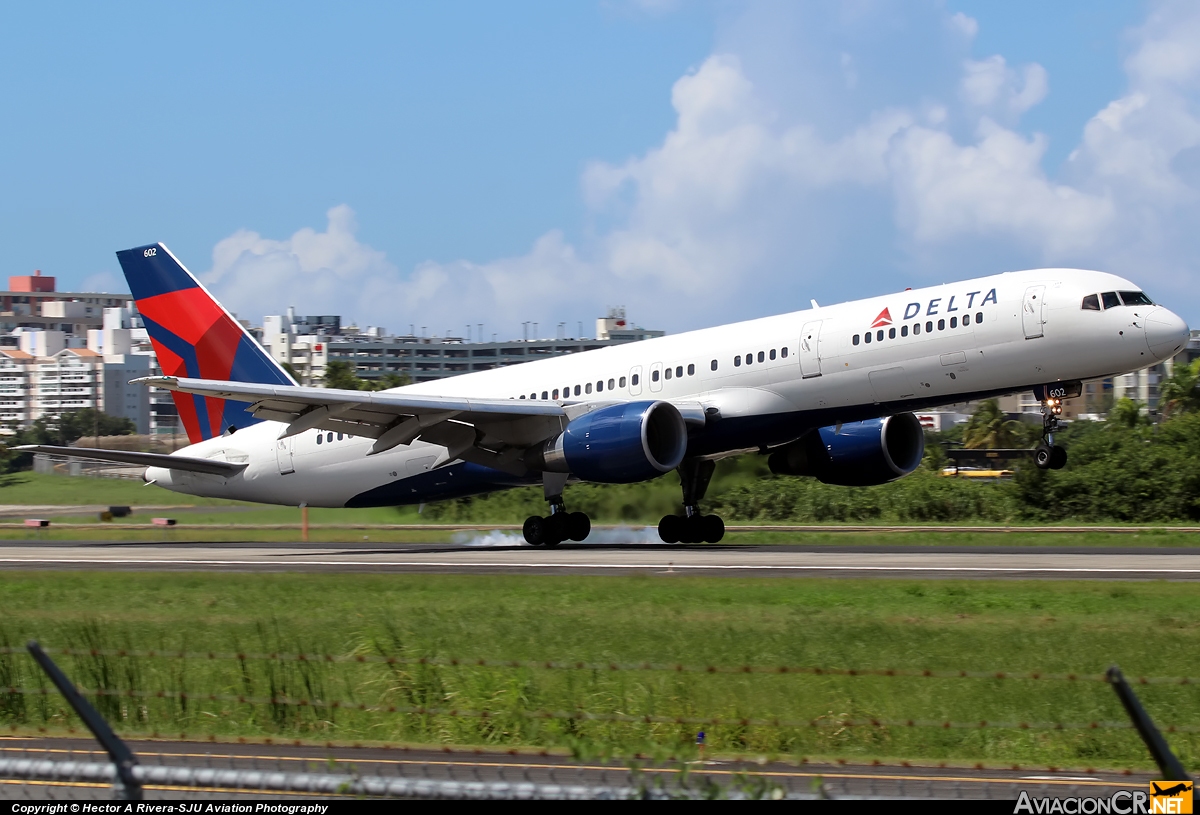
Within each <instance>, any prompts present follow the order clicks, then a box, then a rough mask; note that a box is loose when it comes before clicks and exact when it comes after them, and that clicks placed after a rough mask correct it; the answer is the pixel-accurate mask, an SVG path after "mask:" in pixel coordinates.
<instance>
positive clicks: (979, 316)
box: [975, 311, 983, 325]
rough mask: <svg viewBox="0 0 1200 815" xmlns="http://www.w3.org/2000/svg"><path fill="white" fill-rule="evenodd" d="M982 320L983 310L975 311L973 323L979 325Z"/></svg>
mask: <svg viewBox="0 0 1200 815" xmlns="http://www.w3.org/2000/svg"><path fill="white" fill-rule="evenodd" d="M982 322H983V312H982V311H977V312H975V325H979V324H980V323H982Z"/></svg>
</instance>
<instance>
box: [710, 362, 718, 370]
mask: <svg viewBox="0 0 1200 815" xmlns="http://www.w3.org/2000/svg"><path fill="white" fill-rule="evenodd" d="M709 367H710V368H712V369H713V370H714V371H715V370H717V361H716V360H715V359H714V360H713V361H712V362H711V363H710V364H709Z"/></svg>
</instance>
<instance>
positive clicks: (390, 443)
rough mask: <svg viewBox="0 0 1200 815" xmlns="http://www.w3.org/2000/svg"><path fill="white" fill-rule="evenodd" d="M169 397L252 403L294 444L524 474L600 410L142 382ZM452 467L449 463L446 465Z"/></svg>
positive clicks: (160, 379)
mask: <svg viewBox="0 0 1200 815" xmlns="http://www.w3.org/2000/svg"><path fill="white" fill-rule="evenodd" d="M134 381H135V382H138V383H141V384H143V385H149V386H152V387H156V388H165V389H167V390H173V391H181V392H183V393H193V394H197V395H200V396H212V397H216V398H219V399H233V400H236V401H240V402H249V403H250V407H249V408H248V410H249V412H251V413H253V414H254V416H255V417H256V418H260V419H267V420H270V421H276V422H284V423H286V424H287V428H286V429H284V431H283V432H282V433H281V434H280V436H279V437H280V438H287V437H288V436H294V435H296V434H298V433H303V432H305V431H306V430H312V429H314V428H317V429H320V430H334V431H338V432H342V433H349V434H351V435H354V436H365V437H367V438H372V439H375V444H373V445H372V446H371V450H370V453H368V455H374V454H376V453H382V452H384V451H385V450H390V449H391V448H393V447H395V446H397V445H400V444H408V443H410V442H412V441H415V440H416V439H418V438H420V439H422V440H424V441H428V442H431V443H433V444H437V445H441V446H443V447H446V448H447V452H448V458H446V462H449V461H453V460H454V459H459V458H461V459H463V460H464V461H471V462H474V463H476V464H483V465H485V466H488V467H494V468H496V469H499V470H503V471H505V472H510V473H514V474H517V475H524V474H525V473H526V471H527V468H526V467H525V464H524V463H523V462H522V461H521V456H522V454H523V453H524V451H525V448H527V447H529V446H531V445H533V444H536V443H538V442H540V441H544V440H546V439H547V438H550V437H551V436H553V435H555V434H556V433H559V432H561V431H562V429H563V428H564V427H566V424H567V422H568V421H569V420H570V419H571V418H572V417H573V416H575V415H579V414H580V413H586V412H588V411H589V410H591V409H593V408H594V407H596V406H597V405H596V404H588V405H563V404H560V403H558V402H550V401H543V400H539V399H528V400H526V399H521V400H518V399H464V398H458V397H443V396H426V395H421V394H406V393H404V392H403V391H351V390H339V389H335V388H307V387H301V386H296V385H263V384H255V383H248V382H224V381H220V380H210V379H188V378H184V377H173V376H150V377H143V378H141V379H136V380H134ZM443 463H444V462H443Z"/></svg>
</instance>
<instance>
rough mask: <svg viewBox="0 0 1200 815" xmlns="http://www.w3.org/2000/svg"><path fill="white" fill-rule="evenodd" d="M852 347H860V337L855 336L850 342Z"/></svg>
mask: <svg viewBox="0 0 1200 815" xmlns="http://www.w3.org/2000/svg"><path fill="white" fill-rule="evenodd" d="M850 344H851V345H858V335H857V334H855V335H854V339H852V340H850Z"/></svg>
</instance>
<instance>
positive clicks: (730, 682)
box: [0, 572, 1200, 767]
mask: <svg viewBox="0 0 1200 815" xmlns="http://www.w3.org/2000/svg"><path fill="white" fill-rule="evenodd" d="M0 594H2V596H3V598H4V611H5V613H4V616H3V619H2V622H0V639H2V640H3V644H4V645H6V646H8V647H10V648H13V647H18V646H19V645H20V644H22V643H23V642H24V641H25V640H26V639H27V638H29V637H37V638H38V639H40V640H41V641H42V642H43V643H44V644H45V645H47V646H52V647H53V646H56V647H85V648H89V649H90V648H95V649H101V650H103V649H127V650H136V649H157V650H178V649H185V650H188V651H192V652H201V653H204V652H208V651H214V652H234V653H236V652H239V651H241V652H244V653H252V652H258V653H284V652H288V653H305V654H310V655H311V654H333V655H339V656H353V655H358V654H361V655H364V656H374V655H383V656H396V657H402V658H409V659H415V658H421V657H425V658H451V657H455V658H459V659H463V660H472V659H492V660H533V661H538V662H542V661H545V660H560V661H564V662H568V663H575V662H583V663H609V662H616V663H642V662H646V661H649V662H655V663H665V664H675V663H681V664H684V665H690V666H701V667H703V666H706V665H718V666H741V665H747V664H749V665H761V666H778V665H790V666H818V667H822V668H826V669H830V668H841V669H850V668H852V669H859V670H864V669H893V670H917V671H920V670H922V669H930V670H935V671H939V670H949V671H959V670H965V671H983V672H988V673H994V672H996V671H1006V672H1020V671H1026V672H1028V671H1041V672H1047V673H1064V674H1065V673H1077V674H1098V673H1101V672H1102V671H1103V670H1104V669H1105V668H1107V667H1108V666H1109V665H1110V664H1112V663H1117V664H1119V665H1121V667H1122V668H1123V669H1124V670H1125V671H1126V673H1128V674H1130V675H1132V676H1138V675H1148V676H1183V675H1188V674H1191V675H1192V676H1193V677H1195V675H1196V674H1197V673H1198V671H1197V662H1196V656H1195V655H1196V654H1197V652H1198V646H1200V602H1198V601H1200V589H1197V587H1195V586H1193V585H1191V584H1183V583H1094V582H1087V583H1071V582H1042V581H1037V582H1000V581H995V582H987V581H970V582H954V581H898V580H878V581H871V580H838V581H820V580H797V579H791V580H769V579H766V580H739V579H729V578H720V579H704V578H677V579H664V578H650V577H644V578H642V577H526V576H433V575H422V576H411V575H309V574H306V575H299V574H274V575H231V574H220V575H216V574H211V575H210V574H203V573H192V574H165V573H164V574H152V573H131V574H118V573H108V572H105V573H82V572H60V573H32V572H9V573H4V574H2V575H0ZM60 662H61V664H62V665H63V666H64V667H65V668H66V669H67V670H68V672H69V673H70V674H71V675H72V676H73V677H74V678H75V679H76V681H77V682H78V683H79V684H81V685H82V686H84V687H91V688H107V689H109V690H112V691H127V690H134V691H139V692H150V693H151V696H149V697H148V698H143V697H132V698H109V697H106V698H104V699H102V700H100V701H101V705H102V707H103V709H104V711H105V712H106V714H107V715H109V716H110V717H111V718H112V719H113V720H114V722H115V723H116V724H117V726H118V727H119V728H120V729H121V730H122V731H123V732H126V733H142V734H146V733H153V732H158V733H161V734H163V735H172V736H177V735H178V734H179V733H180V732H185V733H187V734H188V735H189V737H200V736H204V735H207V734H217V735H223V736H272V737H286V738H304V739H318V740H326V739H328V740H347V741H353V740H371V741H383V742H392V743H398V742H412V743H444V744H456V745H486V746H491V747H501V746H543V747H559V748H567V749H574V750H576V751H578V752H581V753H585V754H589V753H591V754H594V753H606V752H611V753H615V754H618V755H628V754H632V753H635V752H642V753H647V754H658V755H666V754H677V755H686V754H687V753H688V751H690V750H691V749H693V748H692V747H691V745H692V742H693V738H694V733H695V730H696V729H698V728H699V727H700V726H702V725H697V724H675V723H645V722H637V721H612V720H603V721H586V720H584V719H583V718H581V717H578V716H573V717H571V718H548V719H543V718H539V717H538V716H536V715H533V714H535V713H536V712H537V711H568V712H570V711H578V710H584V711H588V712H590V713H592V714H598V715H600V716H602V717H607V718H608V719H612V718H614V717H619V716H632V717H644V716H660V717H668V718H672V719H673V718H675V717H693V718H697V719H707V718H712V717H720V718H725V719H729V718H735V719H741V718H746V719H766V720H774V719H779V720H784V721H796V722H804V723H809V722H812V721H816V722H817V725H816V726H812V725H810V724H803V725H797V726H774V725H771V724H749V725H742V724H722V725H719V726H704V729H705V730H706V731H707V732H708V743H709V745H710V749H711V750H714V751H725V752H739V753H759V754H763V755H785V754H786V755H805V756H817V755H823V756H844V757H848V758H857V759H869V758H893V759H913V760H915V759H924V760H956V761H988V762H1003V763H1019V764H1040V765H1055V766H1078V767H1086V766H1093V767H1102V766H1118V767H1124V766H1138V767H1145V766H1148V764H1149V759H1148V757H1147V755H1146V752H1145V749H1144V748H1143V747H1142V745H1141V743H1140V741H1139V740H1138V738H1137V737H1136V735H1135V734H1134V733H1133V732H1132V731H1130V730H1105V729H1087V728H1085V729H1070V728H1068V729H1063V730H1048V731H1039V730H1023V729H1020V728H1003V727H992V726H989V727H986V728H982V729H980V728H977V727H976V728H968V729H953V728H952V729H944V728H941V727H922V726H911V727H910V726H907V725H906V724H904V722H906V721H907V720H909V719H913V720H917V721H925V720H929V721H937V722H941V721H953V722H959V723H978V722H980V721H987V722H989V723H1006V722H1008V723H1018V722H1033V723H1066V724H1068V725H1070V724H1072V723H1083V724H1086V723H1090V722H1093V721H1113V722H1123V721H1125V717H1124V715H1123V713H1122V711H1121V709H1120V706H1119V704H1118V703H1117V701H1116V699H1115V696H1114V695H1113V693H1112V690H1111V689H1110V688H1109V687H1108V686H1107V685H1105V684H1104V683H1101V682H1090V681H1074V682H1072V681H1066V680H1055V679H996V678H985V679H978V678H929V677H922V676H915V677H901V676H841V675H797V674H786V675H779V674H761V673H755V674H741V673H714V674H709V673H704V672H700V673H677V672H674V671H648V670H621V671H608V670H597V669H587V668H584V669H552V668H544V667H536V668H535V667H528V666H526V667H520V668H509V667H482V668H481V667H477V666H473V665H465V664H459V665H429V664H426V665H421V664H409V663H405V664H395V665H388V664H386V663H379V662H367V663H358V662H354V661H350V662H333V663H328V662H323V661H320V660H313V659H307V660H304V661H278V660H259V659H253V658H246V659H241V660H239V659H211V660H210V659H206V658H188V659H180V658H175V657H171V658H166V657H161V656H156V657H149V656H143V657H136V658H134V657H129V656H116V655H108V656H104V655H100V656H87V657H61V658H60ZM40 684H44V683H43V681H42V680H41V679H40V677H39V676H38V675H37V673H36V671H35V670H34V668H33V665H32V662H31V661H30V660H29V659H28V658H27V657H26V656H23V655H20V654H14V655H8V656H4V657H2V658H0V722H4V723H7V724H10V725H13V726H22V727H34V726H44V727H47V728H49V729H62V728H65V727H67V726H68V725H70V724H71V720H70V719H69V717H67V716H66V714H65V713H64V710H63V705H62V704H61V702H60V700H59V699H58V698H57V697H54V696H49V697H41V696H36V695H34V696H30V695H23V694H17V693H7V694H6V693H3V688H4V687H5V686H24V687H36V686H39V685H40ZM156 691H168V692H179V691H184V692H186V693H187V694H189V696H188V698H187V699H178V698H170V697H166V698H158V697H155V696H153V692H156ZM1138 692H1139V694H1140V695H1141V697H1142V699H1143V701H1144V703H1145V705H1146V707H1147V708H1148V709H1149V710H1150V712H1151V713H1152V715H1154V716H1155V717H1156V719H1157V720H1158V721H1159V722H1160V723H1161V724H1163V725H1164V726H1165V725H1168V724H1172V725H1183V726H1192V727H1196V726H1197V725H1200V693H1197V691H1196V685H1195V684H1192V685H1183V686H1180V685H1156V684H1151V685H1145V686H1139V687H1138ZM207 694H225V695H227V698H224V699H217V700H215V701H211V700H207V699H204V698H202V696H204V695H207ZM238 696H241V697H243V698H245V699H247V700H252V699H254V698H260V697H266V698H270V697H275V698H277V699H278V697H280V696H288V697H291V698H305V699H310V700H312V699H319V700H324V701H326V702H328V701H330V700H339V701H342V702H348V703H352V704H365V705H371V706H382V708H383V709H382V710H375V711H366V712H363V711H357V710H352V709H348V708H345V707H340V708H330V707H327V706H326V707H322V706H313V705H307V706H298V705H290V704H281V703H277V704H269V703H261V704H260V703H254V702H253V701H245V702H239V701H238V700H237V697H238ZM406 706H407V707H423V708H426V709H427V710H426V712H425V713H422V714H419V715H418V714H405V713H403V712H388V711H387V708H388V707H399V708H404V707H406ZM430 708H436V709H438V710H441V711H445V710H449V709H453V710H456V711H486V712H487V713H488V716H487V717H486V718H480V717H472V716H468V715H463V714H459V715H450V714H448V713H445V712H429V710H428V709H430ZM847 717H849V718H852V719H853V720H856V721H858V722H867V724H860V725H851V726H847V725H845V724H843V721H844V719H846V718H847ZM871 719H875V720H878V721H879V724H878V725H871V724H869V722H870V720H871ZM1169 739H1170V740H1171V742H1172V745H1173V746H1174V747H1175V748H1176V749H1177V751H1178V752H1179V753H1180V754H1181V757H1182V758H1183V760H1184V763H1185V765H1187V764H1189V762H1190V763H1192V764H1194V762H1195V760H1196V759H1197V758H1200V736H1198V735H1197V734H1196V733H1194V732H1192V733H1180V732H1177V733H1173V734H1171V735H1169Z"/></svg>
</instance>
